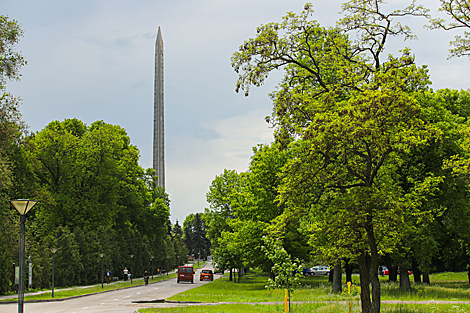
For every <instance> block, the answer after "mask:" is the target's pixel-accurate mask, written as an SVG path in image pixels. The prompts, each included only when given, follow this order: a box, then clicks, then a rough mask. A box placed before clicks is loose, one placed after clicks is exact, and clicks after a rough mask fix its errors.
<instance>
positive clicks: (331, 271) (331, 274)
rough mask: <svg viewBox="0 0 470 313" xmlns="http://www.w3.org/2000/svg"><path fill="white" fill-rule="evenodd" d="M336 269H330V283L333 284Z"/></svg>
mask: <svg viewBox="0 0 470 313" xmlns="http://www.w3.org/2000/svg"><path fill="white" fill-rule="evenodd" d="M334 272H335V269H334V268H332V269H330V274H329V275H328V282H329V283H332V282H333V275H334Z"/></svg>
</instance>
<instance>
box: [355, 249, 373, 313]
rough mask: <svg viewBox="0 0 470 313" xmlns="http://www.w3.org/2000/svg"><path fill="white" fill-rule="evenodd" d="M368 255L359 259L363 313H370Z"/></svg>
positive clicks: (362, 255) (363, 254) (364, 254)
mask: <svg viewBox="0 0 470 313" xmlns="http://www.w3.org/2000/svg"><path fill="white" fill-rule="evenodd" d="M367 258H368V255H367V254H366V253H362V254H361V255H360V256H359V257H358V258H357V264H358V266H359V278H360V280H361V308H362V311H361V312H362V313H370V309H371V303H370V285H369V283H370V281H369V267H368V266H367Z"/></svg>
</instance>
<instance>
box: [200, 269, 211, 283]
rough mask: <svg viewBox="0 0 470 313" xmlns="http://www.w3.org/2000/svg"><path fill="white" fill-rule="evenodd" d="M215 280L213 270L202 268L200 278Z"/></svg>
mask: <svg viewBox="0 0 470 313" xmlns="http://www.w3.org/2000/svg"><path fill="white" fill-rule="evenodd" d="M206 279H207V280H211V281H212V280H214V274H213V273H212V271H211V270H202V271H201V276H200V277H199V280H206Z"/></svg>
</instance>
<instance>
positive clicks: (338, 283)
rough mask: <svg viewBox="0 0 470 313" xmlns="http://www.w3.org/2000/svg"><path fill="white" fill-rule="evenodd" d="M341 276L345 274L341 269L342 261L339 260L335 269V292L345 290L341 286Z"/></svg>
mask: <svg viewBox="0 0 470 313" xmlns="http://www.w3.org/2000/svg"><path fill="white" fill-rule="evenodd" d="M341 276H343V273H342V271H341V261H338V263H336V265H335V268H334V270H333V288H332V292H333V293H341V291H343V287H342V286H341Z"/></svg>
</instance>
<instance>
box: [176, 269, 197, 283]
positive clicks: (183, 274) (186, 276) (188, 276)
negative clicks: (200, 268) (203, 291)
mask: <svg viewBox="0 0 470 313" xmlns="http://www.w3.org/2000/svg"><path fill="white" fill-rule="evenodd" d="M180 281H190V282H191V284H193V283H194V269H193V267H192V266H178V276H177V278H176V282H177V283H178V284H179V283H180Z"/></svg>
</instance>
